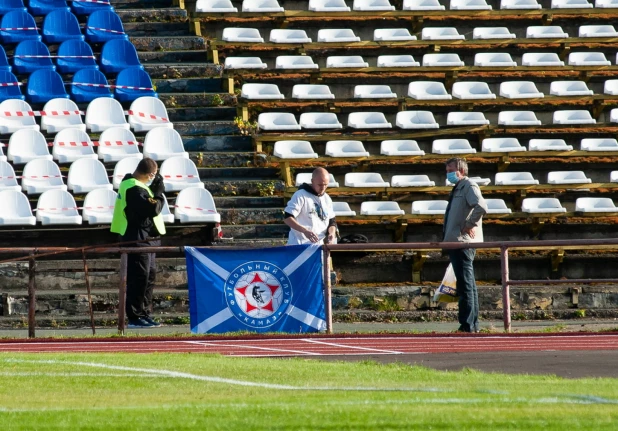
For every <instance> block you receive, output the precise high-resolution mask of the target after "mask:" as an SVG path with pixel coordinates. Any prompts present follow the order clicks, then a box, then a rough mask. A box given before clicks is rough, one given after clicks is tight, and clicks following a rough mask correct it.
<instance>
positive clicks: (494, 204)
mask: <svg viewBox="0 0 618 431" xmlns="http://www.w3.org/2000/svg"><path fill="white" fill-rule="evenodd" d="M485 205H487V214H511V213H512V211H511V209H510V208H509V207H507V206H506V202H504V199H485Z"/></svg>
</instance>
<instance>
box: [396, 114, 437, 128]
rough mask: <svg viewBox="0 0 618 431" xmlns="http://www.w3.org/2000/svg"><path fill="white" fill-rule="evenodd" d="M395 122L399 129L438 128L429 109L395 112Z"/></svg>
mask: <svg viewBox="0 0 618 431" xmlns="http://www.w3.org/2000/svg"><path fill="white" fill-rule="evenodd" d="M395 124H397V127H399V128H401V129H438V128H440V125H439V124H438V123H437V122H436V119H435V118H434V116H433V113H432V112H431V111H401V112H398V113H397V117H396V118H395Z"/></svg>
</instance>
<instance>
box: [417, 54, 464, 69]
mask: <svg viewBox="0 0 618 431" xmlns="http://www.w3.org/2000/svg"><path fill="white" fill-rule="evenodd" d="M423 66H427V67H460V66H465V63H464V62H463V61H461V59H460V58H459V55H457V54H425V55H423Z"/></svg>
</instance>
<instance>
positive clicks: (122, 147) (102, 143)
mask: <svg viewBox="0 0 618 431" xmlns="http://www.w3.org/2000/svg"><path fill="white" fill-rule="evenodd" d="M98 156H99V159H101V160H103V161H104V162H117V161H118V160H120V159H124V158H125V157H136V158H138V159H142V158H143V157H144V155H143V154H142V153H140V151H139V146H138V145H137V139H135V135H134V134H133V132H131V131H130V130H128V129H123V128H121V127H114V128H111V129H107V130H105V131H104V132H103V133H101V136H99V150H98Z"/></svg>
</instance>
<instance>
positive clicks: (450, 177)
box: [446, 172, 459, 184]
mask: <svg viewBox="0 0 618 431" xmlns="http://www.w3.org/2000/svg"><path fill="white" fill-rule="evenodd" d="M446 179H447V180H448V181H449V183H453V184H457V181H459V178H457V172H448V173H447V174H446Z"/></svg>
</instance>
